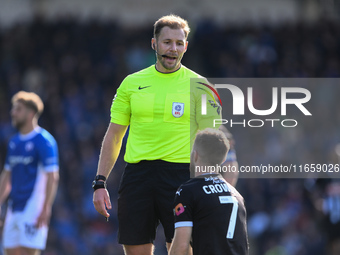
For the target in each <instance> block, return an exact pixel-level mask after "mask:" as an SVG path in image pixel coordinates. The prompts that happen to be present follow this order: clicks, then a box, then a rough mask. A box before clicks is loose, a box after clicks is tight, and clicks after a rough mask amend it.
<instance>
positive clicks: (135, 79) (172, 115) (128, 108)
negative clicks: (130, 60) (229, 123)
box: [111, 65, 221, 163]
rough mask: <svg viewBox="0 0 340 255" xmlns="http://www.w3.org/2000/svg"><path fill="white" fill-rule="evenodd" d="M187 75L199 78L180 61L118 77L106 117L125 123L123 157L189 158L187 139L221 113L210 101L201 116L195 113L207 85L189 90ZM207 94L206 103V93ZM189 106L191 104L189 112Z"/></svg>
mask: <svg viewBox="0 0 340 255" xmlns="http://www.w3.org/2000/svg"><path fill="white" fill-rule="evenodd" d="M190 78H202V81H204V78H203V77H202V76H200V75H198V74H197V73H195V72H193V71H191V70H190V69H188V68H186V67H185V66H183V65H182V66H181V68H180V69H179V70H177V71H176V72H173V73H167V74H165V73H160V72H158V71H157V70H156V68H155V66H154V65H152V66H150V67H148V68H146V69H143V70H141V71H139V72H137V73H134V74H131V75H129V76H127V77H126V78H125V79H124V80H123V82H122V83H121V85H120V87H119V88H118V89H117V94H116V95H115V98H114V100H113V102H112V106H111V122H112V123H116V124H119V125H130V131H129V136H128V140H127V145H126V152H125V156H124V159H125V161H126V162H128V163H137V162H139V161H141V160H164V161H168V162H175V163H189V162H190V151H191V148H190V142H193V141H194V139H195V134H196V132H197V131H198V130H203V129H205V128H207V127H212V124H213V119H220V118H221V117H220V106H219V105H216V104H215V105H214V104H211V103H208V104H207V115H201V95H202V93H205V92H204V90H203V89H205V90H206V89H207V88H206V87H205V86H204V85H201V84H199V83H197V88H199V87H201V88H202V89H194V90H193V89H191V90H192V91H190ZM195 86H196V84H195ZM190 93H191V94H190ZM207 97H208V98H207V99H208V100H207V101H208V102H211V100H212V99H211V98H210V99H211V100H210V99H209V97H211V94H210V96H209V94H208V95H207ZM209 100H210V101H209ZM190 107H194V108H192V109H191V111H190ZM190 125H191V127H190ZM216 128H218V127H216Z"/></svg>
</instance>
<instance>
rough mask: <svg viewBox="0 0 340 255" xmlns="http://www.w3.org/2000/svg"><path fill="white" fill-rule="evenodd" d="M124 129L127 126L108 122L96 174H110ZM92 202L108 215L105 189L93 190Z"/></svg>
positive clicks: (107, 196) (107, 199)
mask: <svg viewBox="0 0 340 255" xmlns="http://www.w3.org/2000/svg"><path fill="white" fill-rule="evenodd" d="M126 129H127V126H124V125H118V124H115V123H110V125H109V127H108V129H107V131H106V134H105V137H104V140H103V144H102V148H101V151H100V156H99V162H98V169H97V175H103V176H105V177H106V179H107V178H108V176H109V175H110V173H111V170H112V168H113V166H114V164H115V163H116V160H117V158H118V155H119V152H120V149H121V147H122V139H123V137H124V135H125V132H126ZM93 204H94V207H95V208H96V210H97V211H98V212H99V213H100V214H102V215H104V216H105V217H109V216H110V214H109V213H108V212H107V210H106V208H108V209H111V202H110V197H109V193H108V192H107V190H106V189H97V190H95V191H94V193H93Z"/></svg>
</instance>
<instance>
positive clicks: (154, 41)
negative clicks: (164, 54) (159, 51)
mask: <svg viewBox="0 0 340 255" xmlns="http://www.w3.org/2000/svg"><path fill="white" fill-rule="evenodd" d="M151 48H152V49H153V50H156V39H155V38H152V39H151Z"/></svg>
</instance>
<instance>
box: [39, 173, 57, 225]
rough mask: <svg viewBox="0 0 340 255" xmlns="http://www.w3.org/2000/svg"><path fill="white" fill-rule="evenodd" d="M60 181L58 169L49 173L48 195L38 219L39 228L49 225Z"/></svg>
mask: <svg viewBox="0 0 340 255" xmlns="http://www.w3.org/2000/svg"><path fill="white" fill-rule="evenodd" d="M58 183H59V172H58V171H55V172H50V173H47V182H46V197H45V201H44V206H43V209H42V211H41V213H40V215H39V217H38V219H37V223H36V226H37V227H38V228H40V227H42V226H47V225H48V224H49V222H50V218H51V212H52V205H53V202H54V199H55V196H56V194H57V189H58Z"/></svg>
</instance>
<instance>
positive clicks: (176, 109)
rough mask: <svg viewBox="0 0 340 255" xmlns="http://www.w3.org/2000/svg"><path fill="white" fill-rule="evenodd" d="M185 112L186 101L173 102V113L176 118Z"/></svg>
mask: <svg viewBox="0 0 340 255" xmlns="http://www.w3.org/2000/svg"><path fill="white" fill-rule="evenodd" d="M183 113H184V103H175V102H174V103H172V115H173V116H174V117H175V118H179V117H182V115H183Z"/></svg>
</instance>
